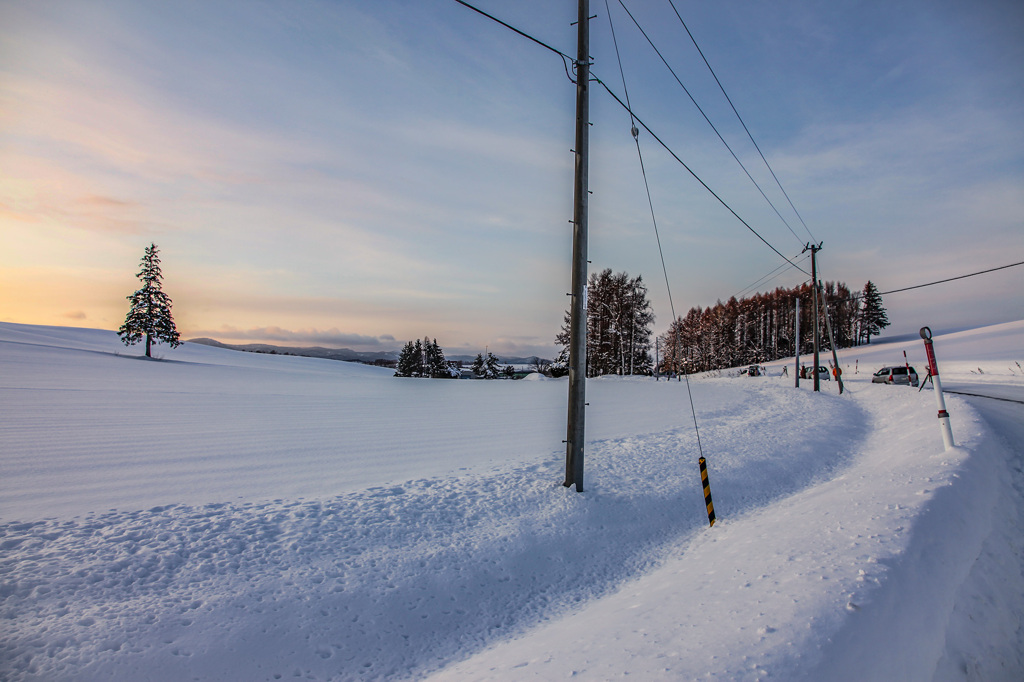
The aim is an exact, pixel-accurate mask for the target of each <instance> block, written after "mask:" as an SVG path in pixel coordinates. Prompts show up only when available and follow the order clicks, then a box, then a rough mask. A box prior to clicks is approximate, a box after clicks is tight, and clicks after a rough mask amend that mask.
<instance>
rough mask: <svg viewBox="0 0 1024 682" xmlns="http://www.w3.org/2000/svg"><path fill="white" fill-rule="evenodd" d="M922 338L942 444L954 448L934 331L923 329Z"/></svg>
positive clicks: (947, 447)
mask: <svg viewBox="0 0 1024 682" xmlns="http://www.w3.org/2000/svg"><path fill="white" fill-rule="evenodd" d="M921 338H922V339H924V350H925V353H927V354H928V373H929V374H931V375H932V384H934V385H935V402H936V404H937V405H938V406H939V428H940V429H941V430H942V442H943V443H945V444H946V449H947V450H949V449H950V448H951V447H953V429H951V428H950V426H949V412H946V401H945V399H944V398H943V397H942V381H941V380H939V363H937V362H936V361H935V348H934V347H933V346H932V330H931V329H929V328H928V327H921Z"/></svg>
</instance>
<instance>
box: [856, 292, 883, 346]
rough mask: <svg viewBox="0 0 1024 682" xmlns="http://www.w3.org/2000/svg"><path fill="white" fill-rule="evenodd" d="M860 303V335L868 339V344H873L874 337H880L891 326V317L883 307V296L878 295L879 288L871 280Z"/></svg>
mask: <svg viewBox="0 0 1024 682" xmlns="http://www.w3.org/2000/svg"><path fill="white" fill-rule="evenodd" d="M860 301H861V308H860V333H861V334H862V335H864V336H865V337H867V342H868V343H871V337H872V336H878V334H880V333H881V331H882V330H883V329H885V328H886V327H888V326H889V316H888V315H886V314H885V308H883V307H882V295H881V294H879V293H878V287H876V286H875V285H874V283H873V282H871V280H868V283H867V284H865V285H864V291H863V293H862V294H861V298H860Z"/></svg>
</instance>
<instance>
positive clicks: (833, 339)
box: [818, 282, 910, 395]
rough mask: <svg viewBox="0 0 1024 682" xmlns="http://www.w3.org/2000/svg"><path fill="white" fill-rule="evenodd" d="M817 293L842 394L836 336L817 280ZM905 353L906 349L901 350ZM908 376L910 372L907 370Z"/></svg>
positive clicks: (822, 291)
mask: <svg viewBox="0 0 1024 682" xmlns="http://www.w3.org/2000/svg"><path fill="white" fill-rule="evenodd" d="M818 293H819V294H820V295H821V310H822V312H824V313H825V330H826V331H827V332H828V343H829V345H830V346H832V364H833V366H835V368H836V371H835V377H836V383H837V384H839V395H842V394H843V369H842V368H841V367H840V366H839V355H838V354H837V353H836V337H835V336H833V335H832V322H831V321H830V320H829V317H828V303H827V302H826V301H825V289H824V288H822V286H821V282H818ZM903 352H904V353H906V351H903ZM907 376H910V372H909V371H908V372H907Z"/></svg>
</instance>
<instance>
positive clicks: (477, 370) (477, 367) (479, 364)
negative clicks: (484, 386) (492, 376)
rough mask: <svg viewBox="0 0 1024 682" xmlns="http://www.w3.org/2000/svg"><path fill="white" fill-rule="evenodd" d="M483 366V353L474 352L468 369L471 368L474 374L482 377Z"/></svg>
mask: <svg viewBox="0 0 1024 682" xmlns="http://www.w3.org/2000/svg"><path fill="white" fill-rule="evenodd" d="M484 368H485V364H484V354H483V353H477V354H476V358H475V359H474V360H473V364H472V365H471V366H470V369H472V370H473V374H474V375H475V376H478V377H482V376H483V375H484V372H485V369H484Z"/></svg>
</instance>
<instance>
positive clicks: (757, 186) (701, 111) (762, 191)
mask: <svg viewBox="0 0 1024 682" xmlns="http://www.w3.org/2000/svg"><path fill="white" fill-rule="evenodd" d="M619 4H620V5H621V6H622V9H624V10H625V11H626V14H627V15H629V18H630V19H632V20H633V23H634V24H635V25H636V27H637V29H638V30H639V31H640V33H641V34H643V37H644V38H646V39H647V42H648V43H649V44H650V46H651V48H652V49H653V50H654V52H655V54H657V55H658V57H659V58H660V59H661V62H662V63H663V64H664V65H665V68H667V69H668V71H669V73H671V74H672V77H673V78H675V79H676V83H678V84H679V87H681V88H682V89H683V92H685V93H686V96H687V97H689V98H690V101H691V102H693V106H695V107H697V111H699V112H700V115H701V116H703V117H704V120H705V121H707V123H708V125H709V126H711V129H712V130H713V131H715V135H717V136H718V139H719V140H721V142H722V144H723V145H725V148H726V149H728V150H729V153H730V154H731V155H732V158H733V159H735V160H736V163H738V164H739V166H740V168H742V169H743V172H744V173H746V175H747V177H748V178H749V179H750V181H751V182H752V183H754V187H756V188H757V191H758V192H760V193H761V196H762V197H764V200H765V201H767V202H768V205H769V206H771V207H772V210H773V211H775V215H777V216H779V220H781V221H782V223H783V225H785V226H786V229H788V230H789V231H790V232H791V233H792V234H793V237H794V238H796V240H797V241H798V242H801V243H802V240H801V239H800V237H799V236H797V233H796V232H793V228H792V227H790V225H789V223H788V222H787V221H786V219H785V218H783V217H782V214H781V213H779V209H777V208H775V204H773V203H772V201H771V199H769V198H768V195H767V194H765V193H764V190H763V189H761V186H760V185H759V184H757V180H754V176H752V175H751V174H750V171H748V170H747V167H746V166H744V165H743V162H742V161H740V158H739V157H738V156H736V152H734V151H733V150H732V147H730V146H729V143H728V142H726V141H725V138H724V137H722V134H721V133H720V132H718V128H716V127H715V124H714V123H712V122H711V119H710V118H708V115H707V114H706V113H704V109H702V108H701V106H700V105H699V104H697V100H696V99H695V98H694V96H693V95H692V94H691V93H690V91H689V90H688V89H687V87H686V86H685V85H683V81H682V80H681V79H680V78H679V76H678V75H677V74H676V72H675V70H674V69H673V68H672V66H671V65H670V64H669V63H668V60H667V59H665V57H664V55H662V54H661V50H659V49H658V46H657V45H655V44H654V41H653V40H651V37H650V36H649V35H647V31H645V30H644V29H643V27H642V26H640V22H638V21H637V20H636V17H634V16H633V13H632V12H630V11H629V8H628V7H626V5H625V3H624V2H623V0H619Z"/></svg>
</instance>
